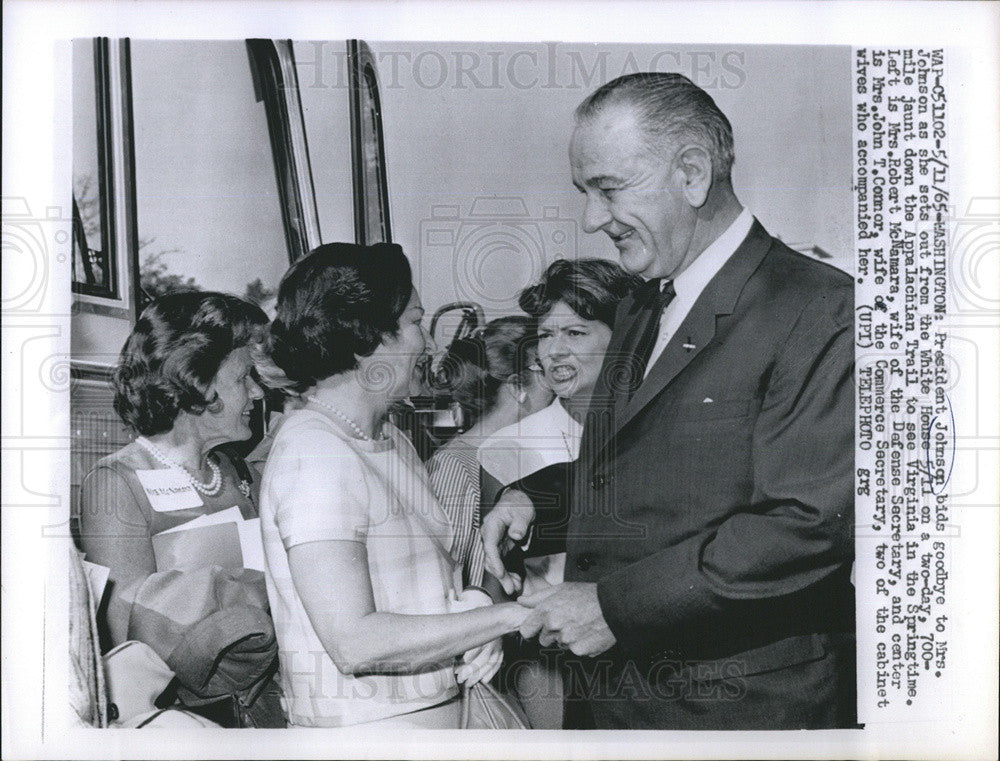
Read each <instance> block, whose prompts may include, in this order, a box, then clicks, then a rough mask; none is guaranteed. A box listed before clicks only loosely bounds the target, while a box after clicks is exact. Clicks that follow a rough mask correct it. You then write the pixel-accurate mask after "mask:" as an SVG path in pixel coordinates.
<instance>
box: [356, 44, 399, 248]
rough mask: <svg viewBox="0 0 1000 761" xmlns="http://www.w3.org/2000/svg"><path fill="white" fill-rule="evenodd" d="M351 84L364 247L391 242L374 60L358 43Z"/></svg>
mask: <svg viewBox="0 0 1000 761" xmlns="http://www.w3.org/2000/svg"><path fill="white" fill-rule="evenodd" d="M347 54H348V59H349V63H350V66H349V72H350V85H351V99H352V100H351V142H352V143H353V145H354V161H353V162H352V166H353V169H354V215H355V227H356V232H357V236H358V237H357V241H358V243H361V244H363V245H371V244H372V243H380V242H384V241H391V240H392V233H391V231H390V228H389V195H388V191H387V189H386V176H385V145H384V142H383V138H382V105H381V101H380V99H379V91H378V76H377V74H376V68H375V57H374V56H373V55H372V52H371V50H370V49H369V47H368V45H366V44H365V43H364V42H361V41H359V40H350V41H349V42H348V53H347Z"/></svg>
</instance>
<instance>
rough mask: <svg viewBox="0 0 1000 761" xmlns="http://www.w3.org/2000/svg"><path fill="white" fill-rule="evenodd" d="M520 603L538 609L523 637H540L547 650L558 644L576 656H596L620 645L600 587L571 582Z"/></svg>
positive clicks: (522, 626)
mask: <svg viewBox="0 0 1000 761" xmlns="http://www.w3.org/2000/svg"><path fill="white" fill-rule="evenodd" d="M517 601H518V603H520V604H521V605H524V606H527V607H529V608H534V611H532V613H531V614H530V615H529V616H528V617H527V618H526V619H525V620H524V623H522V624H521V628H520V632H521V636H522V637H525V638H526V639H527V638H531V637H534V636H535V635H538V642H539V644H541V645H542V646H543V647H544V646H547V645H551V644H552V643H555V644H557V645H559V646H560V647H564V648H566V649H568V650H570V651H571V652H573V653H574V654H575V655H586V656H593V655H599V654H600V653H603V652H604V651H605V650H607V649H608V648H610V647H611V646H612V645H613V644H615V642H616V641H617V640H616V638H615V635H614V634H613V633H612V631H611V629H609V628H608V624H607V622H606V621H605V620H604V614H603V613H601V604H600V602H598V599H597V584H590V583H586V582H580V581H567V582H564V583H562V584H558V585H556V586H554V587H549V588H548V589H544V590H542V591H541V592H538V593H537V594H534V595H531V596H528V597H525V596H522V597H520V598H518V600H517Z"/></svg>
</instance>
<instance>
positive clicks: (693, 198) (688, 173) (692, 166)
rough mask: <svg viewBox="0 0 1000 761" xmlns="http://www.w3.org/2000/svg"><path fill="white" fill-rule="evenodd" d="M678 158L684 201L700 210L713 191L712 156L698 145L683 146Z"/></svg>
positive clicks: (678, 152)
mask: <svg viewBox="0 0 1000 761" xmlns="http://www.w3.org/2000/svg"><path fill="white" fill-rule="evenodd" d="M676 156H677V158H676V161H677V171H678V172H679V173H680V175H681V176H680V179H681V183H682V184H681V188H682V190H683V192H684V199H685V200H686V201H687V202H688V203H689V204H690V205H691V206H692V207H694V208H696V209H700V208H701V207H702V206H704V205H705V201H707V200H708V193H709V191H710V190H711V189H712V156H711V154H710V153H709V152H708V151H707V150H706V149H705V148H704V147H703V146H701V145H698V144H697V143H691V144H689V145H685V146H683V147H682V148H681V149H680V150H679V151H677V154H676Z"/></svg>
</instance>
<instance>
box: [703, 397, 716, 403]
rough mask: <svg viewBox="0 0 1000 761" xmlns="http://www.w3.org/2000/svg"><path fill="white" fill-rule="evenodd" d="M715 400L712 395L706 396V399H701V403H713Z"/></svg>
mask: <svg viewBox="0 0 1000 761" xmlns="http://www.w3.org/2000/svg"><path fill="white" fill-rule="evenodd" d="M714 401H715V400H714V399H713V398H712V397H710V396H706V397H705V398H704V399H702V400H701V403H702V404H711V403H712V402H714Z"/></svg>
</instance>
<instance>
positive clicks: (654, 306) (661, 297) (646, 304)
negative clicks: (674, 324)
mask: <svg viewBox="0 0 1000 761" xmlns="http://www.w3.org/2000/svg"><path fill="white" fill-rule="evenodd" d="M662 282H663V281H662V280H659V279H657V280H649V281H647V282H646V283H645V284H643V285H642V287H640V288H639V290H638V291H636V294H635V302H636V307H637V308H638V309H639V310H641V316H640V317H639V319H638V320H637V321H636V326H635V330H636V332H637V333H638V334H639V338H638V340H637V341H636V343H635V352H634V355H633V356H634V360H633V361H634V364H633V368H634V370H633V376H632V384H631V391H630V393H629V396H630V397H631V395H632V394H634V393H635V392H636V389H638V388H639V386H640V385H642V379H643V377H644V375H645V372H646V365H648V364H649V358H650V357H651V356H652V355H653V347H654V346H655V345H656V337H657V335H658V334H659V332H660V318H661V317H662V316H663V310H664V309H666V308H667V305H668V304H669V303H670V302H671V301H673V299H674V296H676V295H677V292H676V291H675V290H674V281H673V280H668V281H667V283H666V285H664V286H663V287H662V288H661V283H662Z"/></svg>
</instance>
